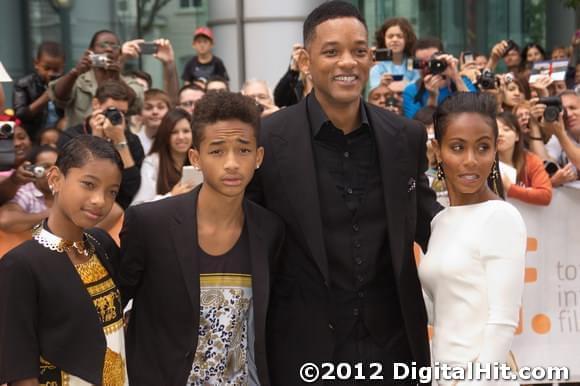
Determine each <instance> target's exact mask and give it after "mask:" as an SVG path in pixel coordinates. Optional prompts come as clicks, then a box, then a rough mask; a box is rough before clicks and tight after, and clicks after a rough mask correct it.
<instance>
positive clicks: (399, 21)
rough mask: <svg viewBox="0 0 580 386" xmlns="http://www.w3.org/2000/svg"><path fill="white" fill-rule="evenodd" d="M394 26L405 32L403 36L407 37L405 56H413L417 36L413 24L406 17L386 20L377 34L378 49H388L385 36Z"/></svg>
mask: <svg viewBox="0 0 580 386" xmlns="http://www.w3.org/2000/svg"><path fill="white" fill-rule="evenodd" d="M394 26H398V27H399V28H400V29H401V31H403V35H404V36H405V49H404V53H405V55H407V56H412V55H413V47H415V42H416V41H417V36H416V35H415V31H413V26H412V25H411V23H409V20H407V19H405V18H404V17H394V18H391V19H387V20H385V22H384V23H383V25H382V26H381V28H379V29H378V30H377V31H376V32H375V43H376V45H377V48H386V44H385V34H386V33H387V30H388V29H389V28H391V27H394Z"/></svg>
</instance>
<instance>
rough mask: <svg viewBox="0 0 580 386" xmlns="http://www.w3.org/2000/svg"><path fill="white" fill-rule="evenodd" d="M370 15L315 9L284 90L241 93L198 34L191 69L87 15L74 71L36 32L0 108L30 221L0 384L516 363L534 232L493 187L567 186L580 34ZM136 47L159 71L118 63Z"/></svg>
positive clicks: (4, 327)
mask: <svg viewBox="0 0 580 386" xmlns="http://www.w3.org/2000/svg"><path fill="white" fill-rule="evenodd" d="M371 32H372V31H367V27H366V23H365V21H364V19H363V18H362V16H361V15H360V14H359V13H358V10H357V9H356V8H355V7H353V6H351V5H349V4H348V3H344V2H341V1H331V2H328V3H325V4H323V5H321V6H320V7H318V8H316V9H315V10H313V11H312V13H311V14H310V15H309V16H308V17H307V19H306V21H305V23H304V36H303V38H304V39H303V42H302V43H300V44H298V43H297V44H295V45H294V46H293V47H292V49H291V61H290V65H289V67H288V68H287V69H281V71H280V73H281V79H280V81H279V82H278V84H277V85H275V87H274V88H273V89H272V88H271V87H270V85H268V84H267V82H265V81H264V80H260V79H252V80H247V81H246V82H245V83H244V84H243V86H242V87H241V89H240V91H239V92H232V91H230V90H231V85H230V84H229V76H228V72H227V69H226V67H225V65H224V63H223V62H222V60H221V59H220V58H218V57H217V56H215V55H214V54H213V53H212V49H213V45H214V36H213V33H212V31H211V30H210V29H209V28H207V27H200V28H197V29H196V30H195V31H194V33H193V40H192V46H193V48H194V49H195V51H196V55H195V56H194V57H193V58H192V59H191V60H190V61H189V62H188V63H187V65H186V66H185V69H184V71H183V74H182V75H181V81H180V78H179V76H178V74H177V69H176V64H175V54H174V52H173V48H172V45H171V42H170V41H168V40H166V39H157V40H154V41H153V42H145V41H144V40H142V39H136V40H131V41H127V42H121V41H120V40H119V38H118V36H117V35H116V34H115V33H114V32H112V31H109V30H101V31H97V32H96V33H95V34H94V35H93V38H92V40H91V41H90V42H89V44H88V47H87V50H86V51H85V52H84V53H83V55H82V57H81V58H80V59H79V60H78V62H77V63H76V65H75V66H74V67H73V68H72V69H71V70H69V71H68V72H64V63H65V58H64V53H63V52H64V51H63V49H62V46H61V45H60V44H58V43H55V42H50V41H47V42H43V43H42V44H40V46H39V47H38V52H37V54H36V58H35V59H34V68H35V70H34V72H33V73H31V74H29V75H27V76H25V77H23V78H21V79H18V80H16V81H15V83H14V88H13V89H14V94H13V98H12V101H13V105H12V106H4V105H3V104H4V97H3V94H2V93H3V92H2V90H1V88H0V94H2V95H1V96H2V98H0V107H1V109H2V114H1V115H0V231H1V232H4V233H24V234H27V235H31V236H32V240H29V241H26V242H24V243H23V244H21V245H20V246H18V247H17V248H15V249H13V250H12V251H10V252H9V253H8V254H7V255H6V256H5V257H4V258H2V259H1V260H0V383H2V382H8V384H10V385H18V386H25V385H39V384H40V385H43V384H50V385H58V386H60V385H65V384H67V385H89V384H95V385H100V384H103V385H115V386H117V385H126V384H129V382H130V383H131V384H134V385H184V384H186V385H206V384H212V385H213V384H215V385H217V384H220V385H221V384H240V385H241V384H244V385H245V384H250V385H268V384H273V385H297V384H301V380H300V378H299V372H298V369H300V367H301V364H303V363H304V362H317V363H323V362H335V363H337V364H338V363H339V362H348V363H352V364H355V363H357V362H363V363H367V364H369V363H372V362H381V363H383V364H384V369H385V374H384V375H385V377H386V379H388V380H389V381H385V382H386V383H385V384H390V383H391V378H389V377H391V375H390V374H387V369H390V368H392V364H393V363H395V362H408V363H411V362H416V363H418V364H419V365H420V366H429V364H430V363H431V362H432V361H440V362H448V363H454V364H462V363H466V362H468V361H473V360H477V361H480V362H505V361H507V358H508V352H509V348H510V345H511V341H512V339H513V335H514V330H515V327H516V326H517V322H518V311H519V306H520V304H521V294H522V288H523V281H522V280H521V279H522V278H523V269H524V268H523V267H524V265H523V261H524V260H523V257H524V255H525V241H526V231H525V225H524V223H523V220H522V219H521V217H520V216H519V213H518V212H517V210H515V209H514V208H513V207H512V206H511V205H509V204H507V203H506V202H504V201H502V200H501V198H506V197H507V198H509V199H515V200H521V201H524V202H526V203H529V204H533V205H543V206H547V205H549V204H550V202H551V200H552V192H553V189H555V188H559V187H561V186H565V185H566V184H574V183H575V181H578V180H579V179H580V174H579V172H578V171H579V170H580V36H579V35H578V34H576V35H574V37H573V38H572V40H571V42H570V45H569V46H568V45H565V44H563V45H562V46H557V47H553V48H552V51H551V53H550V54H548V52H547V51H546V50H545V49H544V48H543V47H541V46H540V45H539V44H537V43H529V44H526V45H525V46H523V47H520V46H519V45H518V44H516V43H515V42H513V41H512V40H508V39H506V40H502V41H500V42H498V43H497V44H495V45H494V46H493V47H492V48H491V50H490V52H489V53H479V52H473V51H468V50H465V51H463V52H462V53H461V54H460V55H459V57H456V56H454V55H452V54H450V53H447V52H445V49H444V45H443V42H442V41H441V40H440V39H438V38H436V37H417V36H416V34H415V32H414V31H413V27H412V25H411V24H410V23H409V21H408V20H406V19H404V18H400V17H397V18H392V19H388V20H385V22H384V23H383V24H382V26H381V27H380V28H379V29H378V30H377V31H375V32H374V42H373V46H372V47H369V44H368V41H369V35H371ZM151 47H153V48H151ZM151 49H152V51H151V52H149V51H148V50H151ZM143 54H152V55H153V56H154V57H155V58H156V59H157V60H159V61H160V63H161V64H162V66H163V82H162V85H159V87H158V88H157V87H154V85H153V84H152V79H151V76H150V75H149V74H147V73H146V72H143V71H140V70H135V69H129V68H125V67H127V66H126V65H127V63H128V62H130V61H131V60H133V59H135V58H137V57H138V56H139V55H143ZM546 60H552V61H565V62H566V66H565V68H564V70H563V71H562V72H563V74H560V75H561V76H559V77H557V76H555V75H554V74H552V73H548V74H543V73H537V71H536V69H537V66H535V64H537V63H539V62H541V61H546ZM502 61H503V63H501V62H502ZM502 66H503V67H504V68H505V71H503V72H502V71H499V68H500V67H502ZM365 90H366V92H365ZM365 95H366V98H364V96H365ZM365 99H366V100H365ZM192 176H198V177H199V176H201V180H200V178H198V177H196V178H192ZM200 181H203V182H202V183H200ZM385 197H387V198H388V199H385ZM257 204H259V205H257ZM272 213H273V214H272ZM120 222H123V230H122V232H121V234H120V239H121V246H120V248H119V247H118V246H117V245H116V243H115V241H114V239H113V238H111V236H110V235H109V232H111V231H112V230H113V229H114V228H115V226H116V225H118V224H119V223H120ZM401 224H404V226H403V227H401ZM30 232H31V233H30ZM473 235H476V236H475V238H474V236H473ZM0 237H1V236H0ZM453 238H464V239H465V240H466V242H465V243H455V244H454V243H453V242H451V241H450V240H453ZM413 241H415V242H417V243H418V244H420V245H421V246H422V247H423V249H424V250H425V251H427V253H426V255H425V256H424V260H423V262H422V264H421V265H420V267H419V268H417V267H416V266H415V265H414V263H413V259H412V258H411V256H412V253H413V252H412V244H413ZM0 242H1V240H0ZM449 259H451V260H449ZM474 261H475V262H476V263H474ZM70 263H72V265H71V264H70ZM441 264H443V265H445V266H446V267H448V268H449V269H448V270H445V271H442V270H441V269H440V268H439V267H440V265H441ZM71 268H73V269H71ZM75 268H76V269H75ZM490 272H492V273H490ZM498 273H501V274H498ZM79 277H80V278H81V280H80V281H79V280H78V278H79ZM458 277H462V279H461V280H458V279H457V278H458ZM197 278H199V280H197ZM466 278H467V279H466ZM520 281H521V283H520ZM442 283H443V284H442ZM421 286H422V288H421ZM458 291H459V292H462V291H463V293H468V294H470V296H467V295H466V296H464V297H462V298H461V299H456V298H454V295H453V294H454V293H457V292H458ZM87 293H88V294H89V295H90V296H89V297H87V296H86V295H87ZM483 293H485V294H486V296H481V295H482V294H483ZM506 294H509V296H506ZM92 305H94V307H93V306H92ZM425 306H426V307H425ZM95 309H96V310H97V313H95V312H94V310H95ZM465 310H470V311H469V312H467V313H468V314H469V318H470V319H469V321H467V319H466V321H465V323H463V325H462V326H461V327H458V325H457V323H456V322H455V321H454V320H455V319H454V318H456V317H458V315H459V314H465V313H466V311H465ZM488 310H489V312H488ZM124 315H125V316H124ZM466 317H467V316H466ZM427 323H430V324H434V326H435V328H436V330H437V331H438V333H437V334H436V335H435V337H434V339H433V342H432V344H433V351H432V354H430V350H429V345H428V340H427V330H426V326H427ZM125 330H126V331H125ZM458 337H459V338H458ZM458 340H461V341H462V342H464V344H467V346H469V347H468V348H466V347H462V346H461V345H460V344H458V343H457V342H458ZM465 342H467V343H465ZM482 342H484V343H482ZM475 358H476V359H475ZM413 383H414V382H411V381H409V384H413ZM351 384H352V383H351Z"/></svg>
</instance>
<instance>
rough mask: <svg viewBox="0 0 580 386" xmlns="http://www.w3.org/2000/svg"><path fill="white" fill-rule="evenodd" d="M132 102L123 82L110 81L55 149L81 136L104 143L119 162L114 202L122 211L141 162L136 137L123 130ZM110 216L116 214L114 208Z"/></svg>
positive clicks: (136, 186)
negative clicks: (114, 151) (120, 175)
mask: <svg viewBox="0 0 580 386" xmlns="http://www.w3.org/2000/svg"><path fill="white" fill-rule="evenodd" d="M134 98H135V94H134V92H133V90H132V89H131V88H130V87H129V86H128V85H127V84H125V83H124V82H117V81H114V80H110V81H107V82H104V83H103V84H101V85H100V86H99V87H98V88H97V91H96V94H95V97H94V98H93V100H92V106H91V108H92V113H91V114H90V115H89V116H88V117H87V118H85V120H84V122H83V123H81V124H79V125H76V126H73V127H69V128H68V129H66V130H65V131H64V132H63V134H62V135H61V137H60V139H59V142H58V145H57V146H58V148H59V149H62V148H63V147H64V145H65V144H66V143H68V142H69V141H70V140H71V139H72V138H74V137H77V136H79V135H83V134H90V135H94V136H96V137H101V138H105V139H107V140H108V141H109V142H111V143H112V144H113V145H114V146H115V149H117V151H118V152H119V154H120V155H121V158H122V160H123V167H124V169H123V180H122V183H121V188H120V189H119V194H118V195H117V198H116V202H117V204H118V205H120V206H121V207H122V208H124V209H126V208H127V207H128V206H129V204H130V203H131V201H133V198H134V197H135V194H136V193H137V191H138V190H139V185H140V184H141V173H140V168H141V164H142V162H143V159H144V158H145V153H144V152H143V147H142V146H141V141H140V140H139V137H137V136H136V135H135V134H133V133H132V132H131V130H130V129H129V128H128V126H127V121H126V119H125V115H126V114H127V111H128V110H129V106H130V105H131V104H132V102H133V100H134ZM115 208H116V209H114V212H113V213H118V209H119V208H117V207H115Z"/></svg>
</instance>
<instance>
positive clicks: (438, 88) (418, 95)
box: [403, 43, 477, 118]
mask: <svg viewBox="0 0 580 386" xmlns="http://www.w3.org/2000/svg"><path fill="white" fill-rule="evenodd" d="M417 45H419V43H418V44H417ZM415 51H416V53H415V58H416V59H419V60H421V61H423V62H424V63H427V64H426V65H425V66H424V68H423V77H422V78H421V79H420V80H418V81H417V82H415V83H411V84H409V85H408V86H407V87H405V90H404V91H403V112H404V113H405V116H406V117H408V118H413V117H414V116H415V114H416V113H417V111H419V110H420V109H421V108H422V107H425V106H433V107H435V106H437V105H438V104H439V103H441V102H442V101H443V100H444V99H445V98H447V97H448V96H449V95H452V94H453V93H455V92H457V91H461V92H476V91H477V88H476V87H475V86H474V85H473V83H471V81H470V80H469V79H468V78H467V77H465V76H461V75H460V74H459V71H458V60H457V59H456V58H454V57H453V56H452V55H449V54H444V53H437V52H436V53H433V54H432V55H431V56H429V57H420V53H419V49H417V48H416V50H415ZM423 51H426V52H428V50H423ZM431 67H438V69H435V68H431ZM442 68H444V70H443V71H441V69H442Z"/></svg>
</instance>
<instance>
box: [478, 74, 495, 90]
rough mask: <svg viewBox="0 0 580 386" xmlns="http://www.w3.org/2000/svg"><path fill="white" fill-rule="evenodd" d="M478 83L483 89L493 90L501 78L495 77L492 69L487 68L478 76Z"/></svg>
mask: <svg viewBox="0 0 580 386" xmlns="http://www.w3.org/2000/svg"><path fill="white" fill-rule="evenodd" d="M477 84H478V85H479V88H480V89H482V90H493V89H495V88H496V87H497V86H498V84H499V79H497V78H496V77H495V74H494V73H493V72H492V71H490V70H488V69H486V70H483V72H482V73H481V75H479V76H478V77H477Z"/></svg>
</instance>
